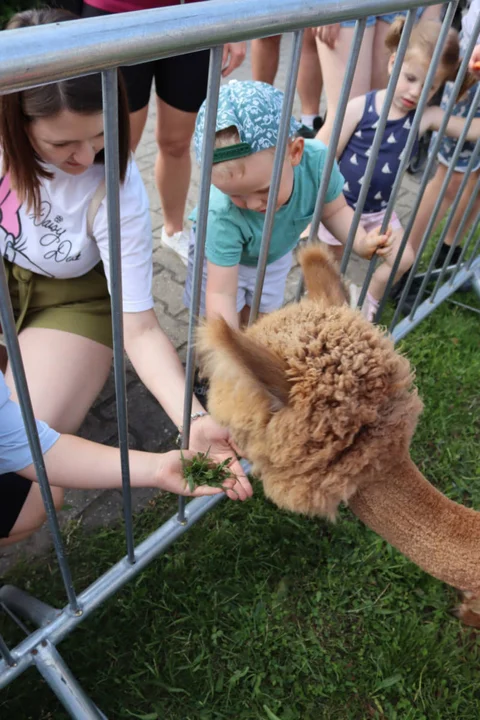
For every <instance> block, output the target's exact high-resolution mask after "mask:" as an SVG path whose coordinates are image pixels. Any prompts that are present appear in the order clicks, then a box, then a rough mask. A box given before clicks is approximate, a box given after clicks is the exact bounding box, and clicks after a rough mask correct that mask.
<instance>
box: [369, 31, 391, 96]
mask: <svg viewBox="0 0 480 720" xmlns="http://www.w3.org/2000/svg"><path fill="white" fill-rule="evenodd" d="M389 29H390V25H389V23H387V22H385V20H377V22H376V24H375V35H374V39H373V59H372V79H371V89H372V90H382V89H383V88H386V87H387V84H388V68H387V66H388V59H389V57H390V50H389V49H388V48H387V46H386V45H385V38H386V37H387V33H388V31H389Z"/></svg>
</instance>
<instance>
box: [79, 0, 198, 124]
mask: <svg viewBox="0 0 480 720" xmlns="http://www.w3.org/2000/svg"><path fill="white" fill-rule="evenodd" d="M99 15H111V13H108V12H106V11H105V10H99V9H98V8H95V7H92V6H90V5H85V4H84V5H83V10H82V17H84V18H86V17H98V16H99ZM209 60H210V51H209V50H201V51H200V52H195V53H188V54H187V55H178V56H177V57H170V58H165V59H163V60H154V61H153V62H149V63H141V64H140V65H127V66H123V67H122V75H123V79H124V80H125V85H126V86H127V95H128V107H129V110H130V112H136V111H137V110H141V109H142V108H144V107H145V106H146V105H148V102H149V100H150V92H151V89H152V81H153V79H154V78H155V92H156V93H157V96H158V97H159V98H160V100H163V101H164V102H166V103H167V104H168V105H171V106H172V107H174V108H176V109H177V110H183V111H184V112H192V113H196V112H198V110H199V109H200V105H201V104H202V102H203V101H204V100H205V98H206V97H207V80H208V65H209Z"/></svg>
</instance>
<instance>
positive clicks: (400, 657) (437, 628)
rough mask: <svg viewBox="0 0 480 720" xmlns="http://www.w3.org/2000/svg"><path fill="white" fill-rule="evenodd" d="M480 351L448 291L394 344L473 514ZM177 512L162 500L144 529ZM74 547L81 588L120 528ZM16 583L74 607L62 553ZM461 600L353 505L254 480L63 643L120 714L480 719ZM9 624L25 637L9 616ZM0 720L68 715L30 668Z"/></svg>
mask: <svg viewBox="0 0 480 720" xmlns="http://www.w3.org/2000/svg"><path fill="white" fill-rule="evenodd" d="M463 298H464V296H462V301H463ZM470 300H472V301H475V299H474V298H473V296H472V297H471V298H470ZM479 346H480V331H479V324H478V316H477V315H475V314H473V313H471V312H469V311H466V310H463V309H462V308H459V307H455V306H452V305H451V304H449V303H445V304H444V305H443V306H442V307H441V308H440V309H439V310H437V311H436V312H435V313H434V314H433V315H431V316H430V317H429V318H428V319H427V320H426V321H424V322H423V323H422V324H421V325H420V326H419V327H418V328H417V329H416V330H415V331H414V332H413V333H411V335H409V336H408V337H407V338H406V339H405V340H404V341H403V342H402V343H401V344H400V346H399V349H401V350H402V351H403V352H405V353H406V354H407V356H408V357H409V359H410V360H411V362H412V363H413V365H414V366H416V369H417V383H418V386H419V389H420V393H421V395H422V397H423V399H424V402H425V411H424V413H423V416H422V418H421V422H420V425H419V427H418V430H417V433H416V435H415V439H414V443H413V448H412V454H413V458H414V460H415V462H416V463H417V464H418V466H419V467H420V469H421V471H422V472H423V473H424V474H425V475H426V476H427V477H428V478H429V480H430V481H431V482H433V483H434V484H435V485H436V486H437V487H438V488H440V489H441V490H442V491H443V492H445V493H446V494H447V495H448V496H449V497H451V498H452V499H454V500H456V501H459V502H463V503H464V504H466V505H469V506H472V507H476V508H477V509H480V480H479V478H480V458H479V451H478V448H479V447H480V412H479V410H480V399H479V393H478V379H479V377H480V354H479ZM175 507H176V503H175V501H174V500H173V498H170V497H168V496H159V497H158V499H157V500H156V501H155V503H154V504H153V505H152V507H151V508H150V509H148V510H147V511H145V512H143V513H141V514H140V515H139V516H138V517H137V518H136V522H135V531H136V535H135V536H136V540H137V541H139V540H140V539H141V538H142V537H144V536H146V534H147V533H149V532H151V531H152V530H153V529H155V528H156V527H158V525H159V524H160V523H161V522H162V521H163V520H164V519H165V518H166V517H169V516H170V515H171V514H172V513H173V512H174V511H175ZM68 550H69V557H70V560H71V566H72V570H73V576H74V578H75V585H76V588H77V590H81V589H82V588H85V587H86V586H87V585H88V584H89V583H90V582H92V581H93V580H94V579H95V578H96V577H98V575H99V574H100V573H101V572H103V571H105V570H106V569H107V568H108V567H109V566H110V565H111V564H112V563H113V562H115V561H117V560H118V559H119V558H120V557H121V556H122V555H124V553H125V541H124V537H123V533H122V530H121V529H109V530H102V531H100V532H97V533H95V534H93V535H84V534H83V532H82V531H81V530H79V531H77V532H76V533H73V534H72V535H70V537H69V548H68ZM6 581H8V582H13V583H14V584H17V585H19V586H20V587H23V588H25V589H27V590H28V591H30V592H31V593H33V594H34V595H36V596H38V597H40V598H41V599H43V600H45V601H46V602H49V603H51V604H53V605H57V606H61V605H63V604H64V602H65V599H64V596H63V594H62V585H61V581H60V577H59V573H58V570H57V568H56V564H55V562H54V561H53V560H48V561H38V562H32V561H29V562H27V563H25V565H23V566H19V567H17V568H16V569H15V571H14V572H12V573H11V576H10V577H9V578H7V579H6ZM455 602H456V596H455V592H454V591H453V590H452V589H450V588H448V587H447V586H445V585H443V584H442V583H440V582H437V581H436V580H434V579H433V578H430V577H429V576H428V575H426V574H425V573H423V572H422V571H421V570H419V569H417V568H416V567H415V566H414V565H413V564H412V563H410V562H409V561H408V560H406V559H405V558H403V557H402V556H401V555H400V554H399V553H398V552H396V551H395V550H393V549H392V548H391V546H389V545H388V544H387V543H385V542H383V541H382V540H381V539H380V538H378V537H377V536H376V535H374V534H373V533H372V532H370V531H369V530H368V529H366V528H365V527H364V526H363V525H361V523H360V522H359V521H357V520H356V518H354V517H353V516H352V515H351V514H350V513H349V511H348V510H342V512H341V513H340V518H339V521H338V522H337V524H336V525H332V524H329V523H328V522H326V521H323V520H314V519H306V518H304V517H301V516H298V515H293V514H289V513H286V512H281V511H279V510H277V509H276V508H275V507H274V506H273V505H272V504H271V503H269V502H268V501H266V500H265V498H264V497H263V494H262V489H261V485H260V484H259V483H255V496H254V498H253V499H252V500H251V501H249V502H246V503H236V502H228V501H225V502H224V503H222V504H221V505H220V506H217V508H216V509H215V510H214V511H213V512H212V513H211V514H210V515H208V516H207V517H206V518H205V519H204V520H203V521H202V522H201V523H200V524H199V525H197V526H195V527H194V528H192V530H191V531H189V532H188V533H187V534H186V535H185V536H184V537H183V538H182V539H181V540H180V541H179V542H177V543H176V544H175V545H173V546H172V547H171V548H170V549H169V551H168V552H167V553H166V554H165V555H164V556H162V557H161V558H159V559H158V560H157V561H156V562H154V563H153V564H152V565H151V566H150V567H149V568H148V570H146V571H145V572H143V573H142V574H141V575H140V576H139V577H138V578H137V579H136V580H134V581H133V582H131V583H130V584H129V585H127V586H126V587H125V588H124V589H123V590H122V591H120V592H119V593H118V594H117V595H116V596H115V597H114V598H112V599H111V600H110V601H109V602H108V603H107V604H106V605H104V606H103V607H102V608H101V609H100V610H98V611H97V612H96V613H94V615H93V616H92V617H90V618H89V619H87V620H86V621H85V623H84V624H83V625H81V626H80V627H79V628H78V629H77V630H76V631H74V633H73V634H72V635H71V636H70V637H69V638H67V639H66V640H65V641H64V642H63V643H62V644H61V645H60V646H59V650H60V652H61V653H62V655H63V657H64V658H65V660H66V662H67V663H68V665H69V666H70V667H71V669H72V671H73V672H74V674H75V675H76V677H77V678H78V679H79V681H80V683H81V684H82V686H83V687H84V688H85V690H86V691H87V692H88V693H89V694H90V696H91V697H92V698H93V699H94V701H95V702H96V703H97V705H98V706H99V707H100V708H101V709H102V710H103V712H105V714H106V715H107V716H108V717H109V718H139V719H140V720H160V719H161V720H166V719H168V720H224V719H227V718H228V720H231V719H232V718H235V720H321V719H328V720H363V719H364V718H365V719H370V718H374V719H378V720H387V719H388V720H454V719H455V720H476V718H477V717H478V714H479V710H478V708H479V707H480V684H479V682H478V668H479V663H480V633H478V632H476V631H472V630H471V629H468V628H464V627H462V626H461V625H460V623H459V621H458V620H456V619H455V618H454V617H453V616H452V614H451V610H452V607H453V606H454V604H455ZM0 632H1V633H2V634H3V635H4V636H5V637H6V638H7V640H8V641H12V640H14V639H18V635H17V633H16V631H14V630H13V629H12V627H11V626H10V624H9V623H7V622H6V621H5V618H4V617H3V616H1V615H0ZM0 716H1V717H6V718H7V717H8V718H15V719H17V718H18V719H19V720H20V719H22V720H23V719H24V718H25V720H29V719H30V718H31V719H32V720H33V719H34V720H46V719H47V718H55V720H64V719H65V718H67V715H66V713H65V712H64V711H63V709H62V708H61V707H60V705H59V703H58V701H57V700H56V698H55V697H54V696H53V695H52V694H51V692H50V690H49V689H48V688H47V687H45V685H44V684H43V683H42V681H41V679H40V678H39V676H38V674H37V673H36V671H34V670H29V671H28V672H27V673H26V674H25V675H24V676H22V678H20V679H18V680H16V681H15V682H14V683H13V684H12V685H11V686H10V687H9V688H7V689H6V690H4V691H3V692H2V693H1V695H0Z"/></svg>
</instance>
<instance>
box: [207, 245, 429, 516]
mask: <svg viewBox="0 0 480 720" xmlns="http://www.w3.org/2000/svg"><path fill="white" fill-rule="evenodd" d="M302 266H303V269H304V273H305V279H306V285H307V289H308V299H305V300H303V301H302V302H300V303H298V304H295V305H289V306H287V307H284V308H282V309H281V310H278V311H277V312H274V313H272V314H271V315H268V316H266V317H263V318H262V319H261V320H259V321H258V322H257V323H256V324H255V325H253V326H252V327H251V328H248V329H247V330H245V331H233V330H232V329H230V328H229V327H228V326H227V325H226V323H225V322H224V321H222V320H215V321H212V322H209V323H207V325H206V326H205V327H203V328H202V329H201V330H200V332H199V350H200V357H201V362H202V366H203V370H204V373H205V374H206V375H207V377H209V379H210V393H209V409H210V411H211V413H212V414H213V416H214V418H215V419H216V420H217V421H218V422H220V423H221V424H223V425H226V426H228V427H229V428H230V431H231V433H232V436H233V438H234V440H235V441H236V443H237V444H238V445H239V446H240V448H241V449H242V450H243V452H244V454H245V457H247V458H248V459H249V460H250V461H251V462H252V463H253V466H254V472H256V473H257V474H258V475H259V476H260V478H261V479H262V480H263V483H264V487H265V492H266V494H267V495H268V496H269V497H270V498H271V499H272V500H273V501H274V502H276V503H277V504H278V505H280V506H282V507H285V508H287V509H290V510H294V511H298V512H304V513H308V514H326V515H329V516H333V515H334V513H335V510H336V508H337V506H338V503H339V502H340V501H342V500H348V498H349V497H350V496H351V495H352V494H353V493H354V492H355V490H356V489H357V487H358V485H359V484H361V483H362V482H368V481H369V480H370V479H371V478H373V477H375V479H378V477H379V474H381V470H382V466H383V465H385V466H386V465H387V464H388V463H389V462H390V461H391V459H392V458H394V457H395V456H400V455H404V454H405V453H406V452H408V446H409V443H410V439H411V436H412V434H413V431H414V428H415V424H416V421H417V417H418V415H419V413H420V411H421V402H420V400H419V398H418V397H417V394H416V391H415V389H414V388H413V386H412V374H411V371H410V367H409V363H408V361H407V360H406V359H405V358H404V357H402V356H400V355H399V354H398V353H397V352H396V351H395V350H394V348H393V344H392V342H391V341H390V340H389V339H388V338H387V337H385V335H384V334H383V333H382V332H381V331H380V330H378V329H377V328H375V327H374V326H373V325H371V324H370V323H368V322H367V321H366V320H365V319H364V318H363V317H362V316H361V314H360V313H359V312H357V311H353V310H351V309H350V308H348V307H347V306H346V305H345V304H344V302H343V300H344V295H343V292H342V288H341V285H340V281H339V278H338V275H337V273H336V271H335V270H334V269H333V267H332V266H331V265H330V263H329V260H328V258H327V256H325V255H324V254H323V253H322V251H321V250H320V249H319V248H311V249H309V250H308V251H306V252H304V254H303V257H302Z"/></svg>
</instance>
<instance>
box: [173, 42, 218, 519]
mask: <svg viewBox="0 0 480 720" xmlns="http://www.w3.org/2000/svg"><path fill="white" fill-rule="evenodd" d="M222 56H223V45H219V46H217V47H214V48H211V50H210V65H209V68H208V84H207V101H206V103H207V104H206V109H205V133H204V137H203V145H202V163H201V171H202V172H201V178H200V192H199V199H198V213H197V224H196V228H195V255H194V260H193V264H194V270H193V284H192V296H191V300H190V315H189V319H188V347H187V363H186V378H185V398H184V403H183V430H182V448H188V445H189V442H190V417H191V414H192V395H193V379H194V373H195V329H196V327H197V323H198V310H199V307H200V296H201V291H202V273H203V262H204V257H205V239H206V236H207V219H208V201H209V198H210V183H211V177H212V160H213V150H214V146H215V128H216V121H217V109H218V93H219V89H220V79H221V73H222ZM178 521H179V522H181V523H184V522H186V518H185V498H184V497H179V498H178Z"/></svg>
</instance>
